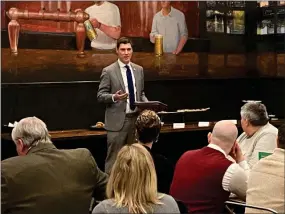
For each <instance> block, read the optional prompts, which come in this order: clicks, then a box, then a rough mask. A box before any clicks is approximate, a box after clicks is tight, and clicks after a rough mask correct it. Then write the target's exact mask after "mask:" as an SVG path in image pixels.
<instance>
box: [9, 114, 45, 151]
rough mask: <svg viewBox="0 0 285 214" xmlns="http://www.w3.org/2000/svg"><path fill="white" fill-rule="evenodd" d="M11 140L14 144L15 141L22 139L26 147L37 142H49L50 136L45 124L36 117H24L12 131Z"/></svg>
mask: <svg viewBox="0 0 285 214" xmlns="http://www.w3.org/2000/svg"><path fill="white" fill-rule="evenodd" d="M12 139H13V141H14V142H16V140H17V139H22V141H23V143H24V144H25V145H26V146H31V144H34V143H37V142H42V143H44V142H47V143H48V142H50V135H49V133H48V129H47V127H46V124H45V123H44V122H43V121H42V120H40V119H39V118H37V117H26V118H24V119H22V120H20V121H19V123H18V124H17V125H16V126H15V127H14V129H13V130H12Z"/></svg>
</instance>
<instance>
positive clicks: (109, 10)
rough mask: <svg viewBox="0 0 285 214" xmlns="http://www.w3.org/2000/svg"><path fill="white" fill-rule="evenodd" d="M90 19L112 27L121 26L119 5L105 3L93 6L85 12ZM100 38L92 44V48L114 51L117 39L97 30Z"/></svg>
mask: <svg viewBox="0 0 285 214" xmlns="http://www.w3.org/2000/svg"><path fill="white" fill-rule="evenodd" d="M85 12H86V13H88V14H89V16H90V19H92V18H96V19H97V20H98V21H99V22H100V23H102V24H104V25H108V26H112V27H118V26H121V17H120V11H119V8H118V7H117V5H115V4H113V3H110V2H107V1H104V3H102V4H101V5H100V6H98V5H95V4H94V5H92V6H90V7H88V8H87V9H86V10H85ZM95 31H96V32H97V34H98V37H97V38H96V39H94V40H93V41H92V42H91V47H93V48H97V49H102V50H106V49H114V48H116V43H117V41H116V39H113V38H111V37H109V36H108V35H106V34H105V33H104V32H103V31H101V30H99V29H98V28H95Z"/></svg>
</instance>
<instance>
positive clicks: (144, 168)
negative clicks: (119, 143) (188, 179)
mask: <svg viewBox="0 0 285 214" xmlns="http://www.w3.org/2000/svg"><path fill="white" fill-rule="evenodd" d="M107 196H108V198H112V199H114V200H115V203H116V206H117V207H128V209H129V212H131V213H148V212H149V211H150V209H151V204H158V203H159V202H158V196H157V180H156V173H155V168H154V164H153V161H152V157H151V155H150V153H149V152H148V151H147V150H146V149H145V148H144V147H143V146H142V145H140V144H137V143H136V144H132V145H126V146H124V147H123V148H122V149H121V150H120V151H119V153H118V156H117V159H116V161H115V163H114V165H113V168H112V171H111V174H110V178H109V181H108V184H107Z"/></svg>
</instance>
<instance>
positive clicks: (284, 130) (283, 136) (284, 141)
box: [278, 124, 285, 149]
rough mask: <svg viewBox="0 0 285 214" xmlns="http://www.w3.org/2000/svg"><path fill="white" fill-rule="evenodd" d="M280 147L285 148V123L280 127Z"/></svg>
mask: <svg viewBox="0 0 285 214" xmlns="http://www.w3.org/2000/svg"><path fill="white" fill-rule="evenodd" d="M278 147H279V148H280V149H285V124H283V125H282V126H280V127H279V128H278Z"/></svg>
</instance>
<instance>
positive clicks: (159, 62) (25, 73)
mask: <svg viewBox="0 0 285 214" xmlns="http://www.w3.org/2000/svg"><path fill="white" fill-rule="evenodd" d="M1 52H2V59H1V64H2V71H1V76H2V77H1V78H2V83H4V84H5V83H16V84H18V83H39V82H74V81H99V78H100V74H101V71H102V69H103V68H104V67H106V66H108V65H110V64H111V63H113V62H114V61H116V59H117V56H116V54H115V53H114V54H113V53H95V52H94V51H86V52H85V53H86V57H85V58H78V57H77V51H67V50H43V49H41V50H35V49H20V50H19V54H18V56H16V57H15V56H11V54H10V49H8V48H2V49H1ZM132 61H133V62H134V63H137V64H139V65H141V66H143V68H144V72H145V80H146V81H155V80H166V79H167V80H171V79H186V78H188V79H195V78H209V79H212V78H213V79H215V78H245V77H248V76H252V75H254V76H260V77H285V54H276V53H259V54H210V53H194V52H192V53H181V54H180V55H178V56H175V55H172V54H164V56H162V57H155V56H154V54H153V53H144V52H138V53H134V55H133V59H132Z"/></svg>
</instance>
